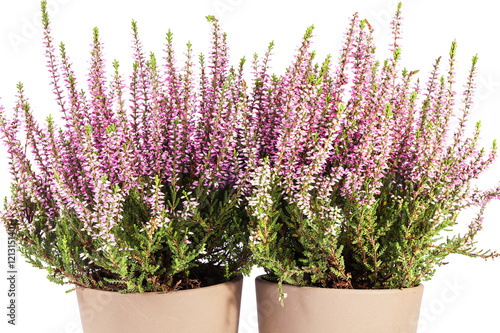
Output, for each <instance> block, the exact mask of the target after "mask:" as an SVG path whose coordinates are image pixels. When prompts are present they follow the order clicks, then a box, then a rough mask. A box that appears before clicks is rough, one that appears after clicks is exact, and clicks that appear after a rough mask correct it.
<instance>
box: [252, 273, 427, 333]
mask: <svg viewBox="0 0 500 333" xmlns="http://www.w3.org/2000/svg"><path fill="white" fill-rule="evenodd" d="M255 287H256V292H257V309H258V319H259V332H260V333H305V332H314V333H367V332H370V333H415V332H416V331H417V325H418V317H419V313H420V304H421V301H422V293H423V290H424V287H423V285H418V286H416V287H412V288H405V289H377V290H362V289H328V288H314V287H297V286H291V285H285V284H284V285H283V292H284V293H286V294H287V297H286V299H285V300H284V304H285V306H284V307H282V306H281V302H280V301H279V292H278V285H277V283H273V282H269V281H266V280H264V279H263V278H262V276H259V277H257V279H256V280H255Z"/></svg>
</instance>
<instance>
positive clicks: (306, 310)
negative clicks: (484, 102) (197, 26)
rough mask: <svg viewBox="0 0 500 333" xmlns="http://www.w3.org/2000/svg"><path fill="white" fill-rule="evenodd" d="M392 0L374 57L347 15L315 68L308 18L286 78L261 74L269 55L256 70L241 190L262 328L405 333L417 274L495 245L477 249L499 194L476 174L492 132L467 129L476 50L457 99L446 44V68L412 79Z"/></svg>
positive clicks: (360, 24)
mask: <svg viewBox="0 0 500 333" xmlns="http://www.w3.org/2000/svg"><path fill="white" fill-rule="evenodd" d="M400 9H401V4H399V5H398V9H397V12H396V15H395V18H394V20H393V22H392V31H393V37H394V38H393V41H394V42H393V44H392V47H391V52H392V57H391V58H390V59H388V60H386V61H384V62H383V63H379V62H377V61H375V46H374V45H373V42H372V37H371V36H372V29H371V27H370V24H369V23H368V21H366V20H360V19H359V18H358V16H357V15H354V17H353V18H352V20H351V21H350V24H349V27H348V30H347V34H346V40H345V43H344V44H343V45H344V46H343V49H342V51H341V54H340V59H339V62H338V64H337V65H336V67H334V68H332V64H331V60H330V57H328V58H327V59H326V60H325V61H324V62H323V63H322V64H319V65H318V64H314V57H315V54H314V52H312V51H311V50H310V45H311V37H312V27H311V28H309V29H307V31H306V34H305V36H304V38H303V41H302V44H301V45H300V47H299V49H298V52H297V55H296V56H295V58H294V61H293V63H292V65H291V66H290V67H289V68H288V70H287V71H286V73H285V74H284V75H281V76H269V75H268V74H267V67H268V66H267V62H268V58H269V57H268V55H266V57H265V58H264V60H263V62H262V64H261V65H260V66H258V67H257V70H256V71H255V78H254V82H255V84H254V85H255V87H258V88H259V89H258V90H257V91H256V94H255V96H254V98H255V101H254V103H253V104H251V105H252V107H253V110H254V114H255V115H256V116H255V117H254V118H253V120H252V121H253V122H254V124H255V133H256V134H255V140H256V144H254V145H253V147H255V148H254V149H253V150H251V157H252V158H251V159H250V161H251V163H252V164H253V166H254V168H255V169H254V172H253V173H252V175H251V181H250V183H249V184H248V188H247V191H248V192H247V193H249V194H248V195H249V199H248V200H249V202H248V210H249V215H250V219H251V226H252V227H251V228H252V235H251V236H250V237H251V248H252V250H253V253H254V256H255V260H256V261H257V263H258V264H259V265H260V266H262V267H264V268H265V270H266V272H267V274H266V275H265V276H261V277H259V278H257V280H256V288H257V302H258V308H259V310H258V315H259V317H258V318H259V329H260V332H261V333H268V332H273V333H278V332H287V333H292V332H384V333H387V332H395V333H396V332H397V333H400V332H416V329H417V323H418V316H419V310H420V302H421V297H422V292H423V287H422V284H421V282H422V281H425V280H428V279H430V278H431V277H432V276H433V274H434V272H435V269H436V267H438V266H440V265H443V264H445V263H446V262H445V260H446V257H447V256H448V255H449V254H462V255H466V256H471V257H479V258H484V259H487V258H494V257H497V256H498V255H499V254H498V253H497V252H495V251H490V250H486V251H483V250H477V249H476V245H475V236H476V234H477V232H478V231H479V230H480V229H481V225H482V214H483V211H484V209H485V207H486V205H487V203H488V202H489V201H490V200H491V199H493V198H496V197H498V196H499V195H500V189H499V188H498V187H497V188H493V189H490V190H485V191H484V190H479V189H478V188H477V187H476V185H475V184H474V180H475V179H476V178H477V177H478V176H479V175H480V174H481V173H482V172H483V171H484V170H485V169H486V168H487V167H488V166H489V165H490V164H491V163H492V162H493V161H494V159H495V157H496V144H495V142H494V143H493V148H492V149H491V151H490V152H489V153H487V152H486V151H485V150H484V149H478V148H477V144H478V137H479V133H480V124H479V123H478V124H477V125H476V128H475V130H474V133H473V135H472V137H466V135H465V130H466V123H467V118H468V114H469V110H470V108H471V103H472V100H473V93H474V77H475V74H476V62H477V56H474V57H473V58H472V67H471V70H470V73H469V76H468V79H467V83H466V85H465V91H464V94H463V99H462V100H461V104H460V106H458V105H457V106H456V105H455V103H456V101H455V100H456V93H455V89H456V88H455V84H454V82H455V70H454V66H455V53H456V49H457V45H456V43H455V42H453V43H452V46H451V50H450V54H449V61H448V66H447V67H448V68H447V70H446V72H445V75H443V76H442V75H440V74H439V67H440V65H441V58H438V59H437V60H436V63H435V64H434V67H433V69H432V71H431V74H430V76H429V80H428V81H427V84H426V85H425V86H423V87H421V86H420V85H419V82H418V80H417V81H416V82H415V80H414V76H415V74H416V71H408V70H406V69H403V70H401V69H400V66H399V61H400V57H401V49H400V47H399V45H398V40H399V39H400V21H401V11H400ZM457 104H458V103H457ZM268 106H272V107H268ZM457 111H458V112H457ZM455 116H458V125H457V126H456V128H453V127H452V126H451V125H450V122H451V120H452V118H453V117H455ZM450 134H451V135H450ZM474 206H475V207H478V214H477V217H476V218H475V219H474V220H473V221H472V222H470V224H469V225H468V228H467V230H466V231H465V233H461V234H459V233H457V232H456V231H457V229H456V228H457V226H456V224H457V217H458V215H459V213H460V212H461V211H463V210H464V209H466V208H469V207H474ZM458 227H459V226H458ZM454 231H455V232H454ZM280 303H281V304H280ZM282 305H284V307H282Z"/></svg>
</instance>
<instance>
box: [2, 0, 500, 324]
mask: <svg viewBox="0 0 500 333" xmlns="http://www.w3.org/2000/svg"><path fill="white" fill-rule="evenodd" d="M42 10H43V13H44V15H43V20H44V22H43V23H44V28H45V30H44V40H45V43H46V46H47V57H48V61H49V63H48V64H49V65H48V68H49V71H50V73H51V84H52V85H53V88H54V92H55V94H56V99H57V101H58V105H59V107H60V110H61V111H62V118H63V119H62V124H63V125H62V126H61V127H58V126H57V125H56V122H55V121H54V120H53V119H52V118H49V119H48V120H47V124H46V125H45V126H42V125H40V124H38V123H37V121H36V119H35V117H34V115H33V112H32V110H31V105H30V104H29V102H28V100H27V98H26V97H25V96H24V91H23V87H22V85H19V87H18V88H19V94H18V103H17V105H16V108H15V110H14V115H13V117H12V118H11V119H10V120H9V119H7V117H6V116H5V115H4V114H3V112H2V116H1V117H0V121H1V123H0V125H1V129H2V134H3V139H4V141H5V142H6V144H7V146H8V150H9V153H10V158H11V168H12V169H11V170H12V174H13V178H14V182H13V187H12V191H13V193H12V197H11V199H10V201H8V202H7V203H6V209H5V210H4V212H3V213H2V214H3V215H2V221H3V223H4V224H5V226H6V227H7V228H9V229H11V230H12V229H13V230H15V232H14V235H15V236H16V240H17V242H18V244H19V246H20V250H21V252H22V253H23V254H24V255H25V257H26V258H27V260H28V261H29V262H31V263H32V264H33V265H35V266H36V267H40V268H44V269H47V270H48V272H49V275H48V277H49V279H51V280H52V281H54V282H56V283H62V284H66V283H69V284H73V285H75V286H76V290H77V295H78V298H79V303H80V309H81V314H82V321H83V325H84V329H85V330H86V331H89V332H99V331H105V332H112V331H124V327H125V328H126V329H127V330H132V331H137V332H139V331H141V330H143V329H145V330H148V331H155V330H158V331H160V330H173V331H176V332H182V331H190V330H191V331H192V330H197V331H214V332H215V331H216V332H224V331H227V332H235V331H236V327H237V322H238V309H239V302H240V294H241V278H238V275H239V274H240V273H245V272H248V270H249V267H250V263H251V262H252V261H253V260H255V261H256V262H257V263H258V264H259V265H261V266H263V267H265V268H266V270H267V272H268V275H267V276H266V277H262V278H260V279H258V280H257V286H258V288H257V297H258V299H259V302H260V309H259V325H260V329H261V332H269V331H271V332H280V331H285V332H293V331H297V332H299V331H300V332H304V331H314V332H321V331H331V330H332V329H337V330H338V331H353V330H354V331H356V330H358V331H370V332H376V331H382V332H390V329H393V331H395V332H402V331H411V330H414V329H415V327H416V322H417V320H418V309H419V302H420V298H421V295H422V286H421V285H420V281H422V280H425V279H427V278H430V277H431V276H432V274H433V272H434V268H435V266H439V265H441V264H443V263H444V260H445V258H446V256H447V255H448V254H450V253H461V254H465V255H471V256H479V257H483V258H488V257H495V256H497V253H495V252H477V251H475V247H474V236H475V235H476V232H477V231H478V230H479V229H480V227H481V214H482V211H483V210H484V207H485V205H486V203H487V202H488V201H489V200H490V199H492V198H493V197H496V196H497V195H498V189H494V190H491V191H487V192H481V191H478V190H475V189H474V188H473V187H472V185H473V183H472V181H473V179H474V178H475V177H477V176H478V174H480V173H481V172H482V171H483V170H484V169H485V168H486V167H487V166H488V165H489V164H490V163H491V162H492V161H493V159H494V158H495V148H496V147H494V149H493V150H492V152H491V154H489V155H487V154H486V153H485V152H484V151H482V150H477V149H476V144H477V137H478V135H479V128H477V131H476V132H475V134H474V136H473V137H472V138H470V139H465V138H464V129H465V123H466V118H467V114H468V111H469V109H470V103H471V99H472V93H473V80H474V73H475V63H476V61H477V59H476V58H474V59H473V66H472V70H471V73H470V76H469V81H468V87H467V90H466V94H465V101H464V106H463V108H462V110H461V111H463V112H462V115H461V117H462V121H461V122H460V125H459V128H458V130H457V131H456V133H454V135H453V136H452V137H451V138H450V139H451V140H448V141H447V136H446V134H447V132H448V131H449V122H450V117H452V114H453V110H454V104H455V102H454V99H455V95H454V93H453V87H454V83H453V82H454V58H455V50H456V45H455V43H453V45H452V49H451V52H450V61H449V69H448V70H447V72H446V73H447V75H446V77H444V78H440V77H439V75H438V64H439V62H440V61H437V63H436V66H435V70H434V71H433V72H432V73H431V77H430V80H429V83H428V85H427V86H426V87H425V88H424V87H419V86H418V85H417V84H416V83H415V82H414V81H412V77H413V76H414V75H415V72H411V71H403V72H401V70H400V69H399V68H398V61H399V58H400V55H401V51H400V48H399V45H398V43H397V41H398V39H399V37H400V32H399V24H400V17H399V16H400V12H399V9H398V12H397V14H396V18H395V20H394V22H393V31H394V44H393V46H392V53H393V57H392V58H391V59H389V60H387V61H386V62H384V63H383V64H380V63H377V62H376V61H375V60H374V53H373V52H374V46H373V43H372V40H371V28H370V25H369V23H368V22H367V21H365V20H360V19H359V18H358V17H357V16H354V17H353V19H352V20H351V23H350V26H349V29H348V32H347V35H346V36H347V37H346V42H345V44H344V49H343V50H342V52H341V56H340V61H339V63H338V65H337V67H335V68H333V69H332V67H333V65H332V64H331V59H330V58H327V59H326V60H325V61H324V62H323V63H322V64H320V65H315V64H314V61H315V60H314V56H315V54H314V52H311V51H310V44H311V37H312V28H310V29H308V30H307V32H306V35H305V37H304V40H303V43H302V45H301V47H300V48H299V52H298V54H297V56H296V58H295V60H294V63H293V64H292V66H290V68H289V69H288V70H287V72H286V73H285V74H283V75H273V76H271V75H269V74H268V61H269V56H270V53H271V50H272V44H271V46H270V48H269V51H268V52H267V54H266V55H265V57H264V59H263V60H262V62H261V63H260V64H259V62H258V59H255V60H254V68H255V72H254V74H255V76H254V81H253V84H252V86H251V91H250V94H247V93H246V86H245V85H246V84H245V81H244V80H243V68H242V66H243V64H242V63H241V65H240V67H239V68H238V69H236V70H235V69H232V68H229V66H228V61H227V56H228V54H227V46H226V42H225V35H224V34H222V33H221V32H220V30H219V26H218V24H217V21H216V20H215V19H214V18H213V17H209V20H210V21H211V22H212V24H213V40H212V42H213V43H212V47H213V49H212V52H211V53H210V56H209V58H208V61H207V64H205V59H204V58H203V57H200V67H201V71H200V72H199V75H200V77H199V78H200V80H199V83H198V82H197V81H196V79H195V77H196V74H194V72H195V66H194V61H193V55H192V51H191V48H190V45H188V50H187V60H186V62H185V63H184V64H183V65H182V67H181V68H178V67H176V66H175V64H174V63H175V55H174V50H173V48H172V35H171V34H170V33H169V34H167V45H166V50H165V61H164V62H161V61H158V62H157V60H156V58H155V56H154V55H151V56H149V57H147V56H146V55H145V54H144V52H143V50H142V46H141V43H140V40H139V38H138V33H137V26H136V24H135V23H133V25H132V29H133V30H132V32H133V36H134V39H133V43H134V50H135V55H134V64H133V68H132V76H131V81H132V82H131V83H130V85H127V84H126V83H125V81H124V80H123V77H122V76H121V74H120V72H119V64H118V63H117V62H114V63H113V67H114V70H115V72H114V74H113V75H112V77H111V78H108V77H106V76H105V75H104V60H103V58H102V44H101V41H100V39H99V33H98V31H97V30H95V31H94V43H93V49H92V53H91V69H90V71H89V77H88V82H89V84H88V92H87V93H84V92H83V91H81V90H80V89H81V88H82V87H83V86H82V85H81V83H80V82H83V81H78V82H77V80H76V78H75V77H74V74H73V72H72V69H71V63H70V62H69V58H68V57H67V55H66V52H65V49H64V45H61V46H60V55H59V56H58V55H57V54H56V51H55V45H54V44H53V40H52V37H51V34H50V27H49V21H48V17H47V13H46V4H45V2H42ZM128 100H129V101H128ZM22 127H25V128H26V142H27V144H28V147H29V149H30V150H29V152H28V153H27V152H26V151H24V150H23V144H24V141H23V140H21V138H20V137H22V136H23V133H22ZM248 177H250V178H248ZM247 202H248V204H247ZM473 205H478V206H479V207H480V214H479V215H478V217H477V219H476V220H474V221H473V222H472V223H471V224H470V226H469V230H468V232H467V233H466V234H465V235H462V236H454V235H450V236H449V237H448V238H447V239H446V240H442V239H441V240H440V239H438V235H439V234H440V233H441V235H443V231H446V230H447V229H449V228H451V227H453V225H454V224H455V220H456V217H457V215H458V212H459V211H460V210H461V209H464V208H467V207H469V206H473ZM247 213H248V214H247ZM251 253H252V254H251ZM252 256H253V258H254V259H252ZM225 281H229V282H226V283H222V282H225ZM198 287H202V288H198ZM406 294H410V295H411V297H412V298H413V299H412V300H407V299H405V298H406V296H405V295H406ZM387 295H389V296H387ZM358 296H360V297H362V300H359V299H358V298H357V297H358ZM388 297H389V298H388ZM390 297H395V298H396V299H397V300H394V299H392V300H391V298H390ZM219 298H221V299H219ZM367 300H368V301H367ZM321 302H324V303H321ZM340 302H347V303H351V305H353V306H355V307H356V309H355V311H354V312H353V313H352V314H350V315H349V314H346V313H347V310H346V308H347V307H348V305H346V303H340ZM370 302H371V303H370ZM384 302H385V303H384ZM339 303H340V304H339ZM282 304H284V305H285V307H282ZM337 305H338V306H339V307H337V308H330V306H337ZM363 305H364V306H365V308H364V309H362V308H361V306H363ZM374 309H377V310H382V311H379V312H375V311H374ZM128 310H131V312H125V311H128ZM393 310H394V311H393ZM396 310H402V312H399V314H396V312H395V311H396ZM134 311H135V312H134ZM193 313H196V314H197V315H199V317H198V319H197V320H192V314H193ZM360 313H362V315H360ZM297 314H306V315H311V316H314V318H315V319H314V320H312V319H311V317H307V316H306V317H299V316H298V315H297ZM183 315H188V316H189V317H188V318H189V320H184V321H183V320H182V316H183ZM337 315H340V317H338V316H337ZM349 316H353V317H349ZM396 317H398V318H402V319H403V320H401V321H400V322H396V321H395V320H394V319H395V318H396ZM154 318H156V321H155V319H154ZM360 318H365V319H366V322H363V321H362V320H360ZM209 319H214V320H213V321H212V322H213V324H209V325H213V326H209V327H207V324H208V323H209ZM145 322H155V324H154V325H156V326H151V327H149V328H145V327H144V323H145ZM273 322H274V323H277V324H278V325H275V324H273ZM110 323H112V324H111V325H110ZM313 323H314V324H317V325H318V326H317V327H312V326H311V325H313ZM366 323H368V324H369V325H370V326H369V327H368V328H366V327H363V326H361V325H362V324H366ZM197 325H201V326H197ZM273 325H274V326H273ZM342 325H347V327H348V328H344V327H343V326H342ZM356 325H359V326H356ZM388 327H391V328H388Z"/></svg>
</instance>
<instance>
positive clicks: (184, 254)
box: [0, 1, 250, 333]
mask: <svg viewBox="0 0 500 333" xmlns="http://www.w3.org/2000/svg"><path fill="white" fill-rule="evenodd" d="M46 6H47V4H46V1H42V2H41V7H42V16H43V27H44V34H43V39H44V43H45V46H46V56H47V60H48V65H47V67H48V69H49V73H50V84H51V85H52V88H53V91H54V93H55V96H56V100H57V105H58V109H59V111H61V114H62V117H61V118H62V124H61V125H58V122H57V121H55V120H54V119H53V118H52V117H49V118H48V119H47V121H46V123H45V124H41V123H39V122H38V120H37V119H36V114H35V111H34V108H33V107H32V105H31V104H30V103H29V101H28V99H27V97H26V96H25V91H24V88H23V85H22V84H19V85H18V94H17V104H16V106H15V108H14V112H13V115H12V116H11V117H8V116H7V114H6V112H5V111H4V108H3V107H2V108H1V113H0V128H1V133H2V136H3V140H4V142H5V144H6V146H7V148H8V152H9V154H10V155H9V159H10V160H9V162H10V170H11V174H12V177H13V183H12V195H11V197H10V199H9V200H7V199H6V202H5V208H4V210H3V212H2V215H1V219H2V222H3V224H4V226H5V227H6V229H7V230H8V231H9V233H11V234H12V235H13V237H14V238H15V240H16V242H17V246H18V248H19V250H20V251H21V253H22V254H23V255H24V256H25V258H26V260H27V261H28V262H29V263H31V264H32V265H33V266H35V267H38V268H42V269H45V270H47V273H48V275H47V277H48V279H49V280H50V281H52V282H55V283H58V284H70V285H74V286H75V288H74V289H76V293H77V297H78V303H79V307H80V312H81V318H82V323H83V328H84V331H85V332H92V333H96V332H107V333H109V332H145V331H147V332H166V331H168V332H194V331H196V332H208V331H209V332H236V331H237V327H238V320H239V307H240V299H241V288H242V273H248V270H249V269H250V268H249V264H248V262H249V255H250V250H249V245H248V239H249V233H248V225H247V224H248V217H247V214H246V212H245V211H244V209H243V207H244V202H245V201H244V200H245V199H244V198H243V197H242V196H241V186H239V185H238V184H240V183H243V182H242V181H241V179H243V173H242V168H241V167H240V166H242V165H244V164H245V160H244V156H243V155H241V154H239V153H238V152H239V151H240V150H241V149H240V146H241V140H240V135H239V133H240V131H241V130H240V129H239V128H238V126H237V124H238V122H237V121H236V120H237V119H238V118H239V117H241V112H242V111H243V110H244V109H245V103H244V98H245V83H244V81H243V79H242V70H243V68H242V66H243V62H244V60H242V62H241V66H240V67H239V68H237V69H234V68H230V67H229V65H228V54H227V45H226V35H225V34H224V33H222V32H221V30H220V27H219V24H218V21H217V20H216V19H215V18H214V17H210V16H209V17H207V18H208V21H210V22H211V24H212V45H211V46H212V48H211V51H210V54H209V56H208V59H207V60H205V57H204V56H203V55H200V57H199V67H198V70H196V66H195V63H194V61H193V50H192V48H191V44H189V43H188V44H187V52H186V60H185V62H184V63H183V65H182V66H180V67H178V66H177V65H175V53H174V49H173V46H172V33H170V32H168V33H167V40H166V47H165V55H164V59H165V61H164V63H163V64H160V63H159V62H157V60H156V58H155V56H154V54H151V55H150V56H149V57H147V56H146V55H145V54H144V51H143V48H142V45H141V42H140V39H139V37H138V29H137V24H136V23H135V22H132V33H133V49H134V62H133V68H132V73H131V82H130V83H126V82H125V80H124V79H123V77H122V74H120V71H119V64H118V62H117V61H114V62H113V68H114V71H113V74H112V76H111V77H108V76H106V75H105V73H106V70H105V69H106V64H105V60H104V58H103V46H102V43H101V40H100V37H99V31H98V30H97V28H96V29H95V30H94V33H93V46H92V50H91V60H90V69H89V72H88V77H87V78H86V81H78V80H77V78H76V77H75V75H74V72H73V70H72V64H71V62H70V60H69V57H68V55H67V53H66V50H65V46H64V44H62V43H61V44H60V47H59V49H60V54H59V55H58V54H57V53H56V50H55V44H54V40H53V37H52V35H51V30H50V24H49V17H48V15H47V7H46ZM196 73H198V74H196ZM84 82H88V87H87V88H88V89H87V91H86V92H85V89H82V88H84V86H83V85H82V84H83V83H84ZM23 129H24V131H25V133H23V132H24V131H23ZM25 146H26V147H27V148H28V149H27V150H26V149H25V148H24V147H25Z"/></svg>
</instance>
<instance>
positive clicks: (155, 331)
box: [76, 276, 243, 333]
mask: <svg viewBox="0 0 500 333" xmlns="http://www.w3.org/2000/svg"><path fill="white" fill-rule="evenodd" d="M242 285H243V276H240V277H238V278H236V279H234V280H232V281H229V282H226V283H221V284H218V285H214V286H209V287H204V288H199V289H192V290H182V291H175V292H171V293H155V292H149V293H130V294H120V293H118V292H110V291H102V290H95V289H88V288H80V287H78V288H77V289H76V295H77V298H78V306H79V308H80V317H81V319H82V326H83V331H84V332H85V333H141V332H144V333H160V332H162V333H188V332H189V333H201V332H214V333H215V332H217V333H236V332H238V322H239V315H240V302H241V288H242Z"/></svg>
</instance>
